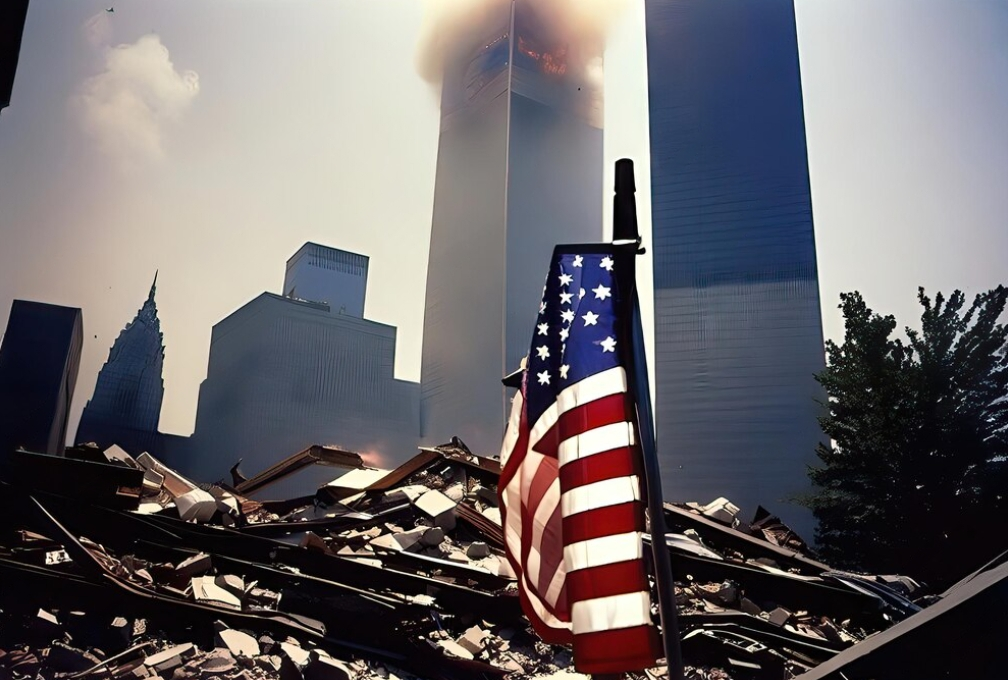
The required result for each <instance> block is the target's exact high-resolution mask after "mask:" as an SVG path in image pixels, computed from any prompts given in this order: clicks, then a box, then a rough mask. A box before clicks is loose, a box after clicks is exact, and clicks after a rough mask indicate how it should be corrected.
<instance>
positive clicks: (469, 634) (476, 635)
mask: <svg viewBox="0 0 1008 680" xmlns="http://www.w3.org/2000/svg"><path fill="white" fill-rule="evenodd" d="M488 637H490V633H488V632H486V631H485V630H483V629H482V628H480V627H479V626H473V627H472V628H470V629H468V630H467V631H466V632H465V633H463V634H462V636H461V637H460V638H459V639H458V640H457V642H458V644H459V645H460V646H462V647H464V648H465V649H467V650H469V652H470V653H472V654H473V655H476V654H479V653H480V652H482V651H483V642H484V640H486V639H487V638H488Z"/></svg>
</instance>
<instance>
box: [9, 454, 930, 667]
mask: <svg viewBox="0 0 1008 680" xmlns="http://www.w3.org/2000/svg"><path fill="white" fill-rule="evenodd" d="M67 453H68V455H67V457H65V458H56V457H51V456H41V455H39V454H31V453H25V452H15V453H13V454H10V456H8V458H7V459H6V461H5V464H4V465H3V466H2V467H0V479H2V480H3V481H2V483H0V484H2V486H0V511H2V512H3V513H4V516H5V517H6V518H7V522H5V526H4V527H3V529H2V530H0V611H2V614H0V680H2V679H5V678H8V677H9V678H21V677H45V678H51V677H52V678H55V677H66V678H83V677H89V678H126V679H127V680H133V679H134V678H152V679H156V678H161V680H183V679H185V678H203V677H217V678H234V679H239V678H240V679H241V680H256V679H258V678H282V679H283V680H298V679H299V678H304V679H305V680H313V679H315V678H318V679H323V678H336V679H338V680H351V679H355V680H356V679H365V678H382V679H385V680H387V679H389V678H392V679H399V678H402V679H404V680H406V679H410V678H458V679H459V680H468V679H469V678H493V677H503V676H505V675H515V676H532V677H546V676H556V675H558V674H560V675H564V674H569V675H570V676H571V677H572V678H573V677H575V675H574V673H573V666H572V659H571V656H570V652H569V651H568V650H566V649H564V648H561V647H553V646H550V645H546V644H544V643H543V642H542V641H541V640H539V639H538V637H537V636H536V635H535V634H534V632H533V631H532V630H531V628H529V626H528V624H527V621H526V620H525V619H524V617H523V616H522V614H521V609H520V606H519V599H518V596H517V586H516V582H515V575H514V573H513V571H512V569H511V566H510V564H509V563H508V561H507V559H506V558H505V556H504V552H503V535H502V530H501V515H500V509H499V508H498V507H497V488H496V487H497V480H498V478H499V475H500V465H499V462H498V461H496V460H494V459H490V458H483V457H479V456H475V455H473V454H472V453H471V452H470V451H469V450H468V449H467V448H466V447H465V445H464V444H463V443H462V442H461V441H459V440H458V439H453V440H452V442H451V443H448V444H445V445H443V446H438V447H429V448H422V449H421V450H420V452H419V454H418V455H416V456H415V457H414V458H412V459H411V460H409V461H407V462H406V463H404V464H403V465H401V466H399V467H398V468H396V469H394V470H388V471H386V470H376V469H373V468H368V467H365V466H364V465H363V462H362V461H361V459H360V457H359V456H357V455H356V454H353V453H351V452H345V451H339V450H335V449H329V448H327V447H312V448H311V449H308V450H306V451H304V452H301V453H300V454H297V456H294V457H291V458H290V459H287V460H285V461H281V463H278V464H277V465H276V466H274V467H273V468H270V470H267V471H266V472H264V473H260V474H259V475H256V476H255V477H253V478H251V479H249V478H246V477H244V475H242V474H241V473H240V472H239V471H238V468H237V466H235V468H234V469H233V470H232V475H233V480H232V481H233V483H232V484H225V483H223V482H222V483H218V484H214V485H209V486H207V485H198V484H195V483H193V482H192V481H190V480H188V479H185V478H184V477H183V476H181V475H179V474H177V473H176V472H175V471H174V470H172V469H171V468H169V467H167V466H165V465H164V464H162V463H161V462H160V461H158V460H156V459H155V458H153V457H152V456H150V455H148V454H143V455H140V456H138V457H136V458H133V457H131V456H129V455H128V454H126V452H125V451H122V449H119V448H118V447H112V448H110V449H109V450H107V451H98V450H97V449H90V448H88V447H78V448H76V449H72V450H68V452H67ZM316 463H321V464H337V465H343V466H345V467H350V468H351V470H350V471H349V472H347V473H345V474H344V475H343V476H341V477H339V478H338V479H336V480H335V481H333V482H331V483H329V484H327V485H325V486H323V487H321V488H320V489H318V491H317V493H315V494H314V495H313V496H307V497H303V498H296V499H286V500H278V501H276V500H275V501H268V500H254V499H251V498H249V497H248V494H250V493H252V492H253V491H259V490H261V489H262V488H264V487H265V486H268V484H270V483H272V482H273V481H276V480H278V479H280V478H282V477H283V476H285V475H287V474H290V473H291V472H292V471H295V470H297V469H301V468H302V467H303V466H304V465H306V464H316ZM738 514H739V510H738V508H737V507H735V506H734V505H732V504H731V502H730V501H728V500H727V499H723V498H721V499H717V500H715V501H714V502H712V503H709V504H707V505H703V506H701V505H699V504H695V503H691V504H686V505H673V504H667V505H666V517H665V520H666V524H667V526H668V528H669V531H670V532H671V533H669V534H667V535H666V536H665V544H666V545H667V547H668V549H669V550H670V552H671V554H672V564H673V570H674V572H675V576H676V602H677V610H678V618H679V628H680V633H681V638H682V639H681V643H682V652H683V657H684V661H685V663H686V665H687V677H688V678H696V679H701V678H702V679H705V680H715V679H717V680H745V679H754V680H755V679H763V678H766V679H768V680H769V679H771V678H772V679H775V680H777V679H780V680H783V679H785V678H791V677H797V676H799V675H801V674H802V673H805V672H807V671H810V670H812V669H814V668H816V667H817V666H819V665H820V664H823V663H825V662H828V661H829V662H833V663H836V660H837V659H838V658H841V655H842V654H844V653H846V652H845V650H847V651H850V650H853V649H857V648H858V646H859V645H861V644H862V641H864V640H866V639H867V640H871V639H873V636H877V634H879V632H880V631H887V629H890V628H892V627H893V626H894V625H898V624H899V622H901V621H903V622H910V621H913V620H914V616H915V615H916V614H917V613H918V612H920V611H921V609H922V606H923V605H925V604H930V603H931V602H933V601H935V600H936V598H934V597H933V596H928V595H927V593H926V590H925V589H924V588H923V587H922V586H921V585H920V584H918V583H916V582H915V581H913V580H912V579H909V578H907V577H903V576H881V577H873V576H864V575H858V574H851V573H846V572H838V571H834V570H831V569H830V568H829V567H828V566H827V565H825V564H822V563H820V562H818V561H816V560H814V559H813V558H811V557H809V556H808V550H807V547H806V546H805V544H804V543H803V542H802V541H801V539H800V538H799V537H798V536H797V535H795V534H794V532H793V531H791V530H790V529H789V528H788V527H787V526H785V525H784V524H783V523H782V522H781V521H780V520H779V519H778V518H776V517H774V516H772V515H771V514H770V513H769V512H767V511H766V510H764V509H762V508H760V510H759V511H758V512H757V513H756V516H755V517H754V518H753V521H752V522H749V523H745V522H743V521H741V520H740V518H739V517H738ZM645 540H646V541H648V542H650V541H651V540H652V539H651V537H650V536H647V535H646V536H645ZM664 673H665V669H664V668H663V667H662V668H656V669H651V670H649V671H647V672H646V673H645V674H638V675H637V676H636V677H637V680H645V677H646V678H649V679H650V680H659V678H661V677H662V675H663V674H664Z"/></svg>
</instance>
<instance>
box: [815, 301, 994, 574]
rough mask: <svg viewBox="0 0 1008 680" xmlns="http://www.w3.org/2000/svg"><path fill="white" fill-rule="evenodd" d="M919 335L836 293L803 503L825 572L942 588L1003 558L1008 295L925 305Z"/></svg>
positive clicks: (821, 375) (935, 302) (891, 317)
mask: <svg viewBox="0 0 1008 680" xmlns="http://www.w3.org/2000/svg"><path fill="white" fill-rule="evenodd" d="M917 299H918V300H919V302H920V304H921V307H922V313H921V325H920V330H915V329H911V328H906V329H905V336H906V337H905V339H900V338H898V337H894V336H893V333H894V332H895V330H896V326H897V324H896V319H895V318H894V317H893V316H891V315H889V316H882V315H880V314H877V313H875V312H874V311H872V310H871V309H870V308H869V307H868V305H867V304H866V303H865V301H864V299H863V298H862V297H861V294H860V293H857V292H853V293H844V294H842V295H841V296H840V300H841V304H840V309H842V310H843V315H844V321H845V333H844V341H843V344H841V345H837V344H836V343H835V342H832V341H829V342H827V343H826V355H827V368H826V370H825V371H823V372H822V373H821V374H819V375H818V376H817V377H816V379H817V380H818V381H819V382H820V383H821V384H822V385H823V387H824V388H825V389H826V393H827V394H828V396H829V403H828V405H827V406H828V409H827V411H828V413H827V415H825V416H824V417H822V418H820V425H821V426H822V429H823V431H824V432H825V434H826V436H827V437H828V438H829V439H830V440H832V442H831V445H824V444H820V445H819V447H818V450H817V454H818V456H819V458H820V459H821V461H822V465H821V466H820V467H818V468H813V469H811V470H810V472H809V474H810V477H811V479H812V483H813V486H814V488H815V492H814V493H813V494H812V495H810V496H808V497H806V498H805V499H803V502H804V504H805V505H807V506H808V507H809V508H811V509H812V511H813V512H814V514H815V516H816V518H817V519H818V520H819V527H818V530H817V532H816V541H817V543H818V544H819V548H820V550H821V552H822V554H823V556H824V557H825V558H826V559H827V561H829V562H831V563H833V564H837V565H841V566H846V567H848V568H860V569H865V570H868V571H872V572H875V573H892V572H902V573H906V574H908V575H911V576H915V577H917V578H920V579H923V580H925V581H926V582H928V583H929V584H930V585H932V586H934V587H943V586H947V585H950V584H951V583H953V582H955V581H956V580H958V579H959V578H961V577H963V576H965V575H966V574H967V573H969V572H970V571H972V570H974V569H976V568H979V567H980V566H982V564H983V563H984V562H985V561H987V560H989V559H991V558H992V557H994V556H996V555H997V554H999V553H1000V552H1002V551H1004V550H1006V549H1008V531H1006V530H1005V525H1004V522H1003V517H1005V511H1006V510H1008V325H1005V324H1002V323H999V319H1000V318H1001V315H1002V313H1003V312H1004V309H1005V303H1006V300H1008V289H1006V288H1005V287H1004V286H999V287H997V288H995V289H994V290H991V291H988V292H986V293H981V294H980V295H977V296H976V298H975V299H974V300H973V304H972V305H970V306H969V307H968V308H967V309H965V310H964V309H963V308H964V306H965V302H966V297H965V296H964V295H963V294H962V292H960V291H958V290H957V291H955V292H954V293H952V295H950V296H949V297H948V298H947V299H946V298H945V296H943V295H942V294H941V293H939V294H937V295H936V296H935V298H934V300H933V301H932V300H931V299H930V298H929V297H928V296H927V295H925V293H924V289H923V288H921V289H919V291H918V295H917Z"/></svg>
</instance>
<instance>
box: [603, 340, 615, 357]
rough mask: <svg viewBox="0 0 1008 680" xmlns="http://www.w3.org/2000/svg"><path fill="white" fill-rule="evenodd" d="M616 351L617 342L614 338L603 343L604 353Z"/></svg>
mask: <svg viewBox="0 0 1008 680" xmlns="http://www.w3.org/2000/svg"><path fill="white" fill-rule="evenodd" d="M615 351H616V341H615V340H613V339H612V338H606V339H605V340H603V341H602V352H603V354H604V353H605V352H615Z"/></svg>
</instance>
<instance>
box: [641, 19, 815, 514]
mask: <svg viewBox="0 0 1008 680" xmlns="http://www.w3.org/2000/svg"><path fill="white" fill-rule="evenodd" d="M645 7H646V10H645V11H646V26H647V29H646V30H647V51H648V53H647V58H648V97H649V110H650V125H651V191H652V206H653V207H652V210H653V253H654V286H655V350H656V357H655V374H656V404H655V409H656V421H657V432H658V445H659V449H660V451H661V454H662V455H663V456H664V465H663V468H662V469H663V474H664V480H663V481H664V487H665V489H666V493H667V494H668V496H669V497H670V498H671V499H673V500H680V501H682V500H701V501H709V500H711V499H713V498H715V497H717V496H722V495H723V496H727V497H728V498H730V499H731V500H732V501H734V502H735V503H736V504H737V505H739V506H741V507H742V508H743V511H745V512H751V511H753V510H755V508H756V505H757V504H759V503H762V504H764V505H768V506H770V507H771V508H773V509H775V510H777V511H779V512H780V513H781V514H782V515H783V516H784V517H785V519H791V520H792V521H795V522H798V523H802V524H804V526H805V528H806V529H807V528H808V527H809V526H810V525H811V518H810V515H808V514H807V513H805V512H803V511H801V510H799V509H797V508H796V507H794V506H787V505H782V503H784V501H785V499H787V498H789V497H792V496H793V495H794V494H796V493H800V492H802V491H804V490H805V489H806V488H807V485H808V480H807V477H806V469H805V465H806V464H807V463H810V462H812V461H814V460H815V457H814V453H813V451H814V448H815V445H816V443H817V442H818V441H819V440H820V439H821V438H822V433H821V432H820V430H819V427H818V423H817V420H816V416H817V414H818V407H817V404H816V403H815V399H816V398H820V397H821V391H820V388H819V386H818V384H817V383H816V382H815V380H814V379H813V374H815V373H817V372H818V371H820V370H822V368H823V366H824V356H823V336H822V321H821V315H820V308H819V285H818V278H817V277H818V275H817V269H816V252H815V241H814V236H813V225H812V203H811V196H810V190H809V175H808V161H807V153H806V143H805V121H804V113H803V107H802V91H801V77H800V73H799V65H798V44H797V33H796V28H795V14H794V6H793V4H792V0H761V1H760V2H749V1H746V0H646V4H645Z"/></svg>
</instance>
